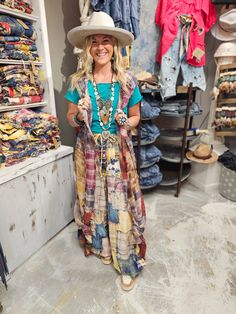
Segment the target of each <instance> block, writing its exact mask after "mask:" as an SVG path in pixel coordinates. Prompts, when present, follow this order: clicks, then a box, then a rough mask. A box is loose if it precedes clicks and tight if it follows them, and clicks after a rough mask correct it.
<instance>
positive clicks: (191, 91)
mask: <svg viewBox="0 0 236 314" xmlns="http://www.w3.org/2000/svg"><path fill="white" fill-rule="evenodd" d="M181 87H182V86H181ZM181 87H180V86H179V87H178V88H177V91H179V93H178V94H181V93H184V94H186V96H187V104H186V114H185V116H184V128H183V139H182V142H181V150H180V164H179V172H178V181H177V186H176V192H175V195H174V196H175V197H178V196H179V193H180V188H181V182H182V181H181V179H182V174H183V164H184V157H185V152H186V148H188V147H189V143H190V140H187V130H188V129H191V128H192V124H193V117H194V116H192V115H190V110H191V107H192V103H193V101H195V97H196V88H193V83H192V82H191V83H190V84H189V86H188V89H187V91H186V88H181ZM155 92H156V93H160V90H156V91H155ZM140 116H141V106H140ZM140 131H141V122H140V123H139V125H138V127H137V132H138V134H137V140H138V146H137V155H136V160H137V172H138V175H140V164H141V134H140V133H141V132H140Z"/></svg>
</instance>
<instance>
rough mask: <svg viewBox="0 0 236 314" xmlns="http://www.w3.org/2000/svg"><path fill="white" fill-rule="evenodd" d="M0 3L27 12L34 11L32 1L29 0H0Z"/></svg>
mask: <svg viewBox="0 0 236 314" xmlns="http://www.w3.org/2000/svg"><path fill="white" fill-rule="evenodd" d="M0 4H2V5H5V6H7V7H9V8H11V9H16V10H19V11H22V12H24V13H27V14H31V13H32V12H33V7H32V3H31V1H29V0H0Z"/></svg>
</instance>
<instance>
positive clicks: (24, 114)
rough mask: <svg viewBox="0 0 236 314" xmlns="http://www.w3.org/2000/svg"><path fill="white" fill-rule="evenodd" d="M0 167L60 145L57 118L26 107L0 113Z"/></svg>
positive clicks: (35, 155)
mask: <svg viewBox="0 0 236 314" xmlns="http://www.w3.org/2000/svg"><path fill="white" fill-rule="evenodd" d="M0 120H1V123H0V168H3V167H8V166H11V165H13V164H17V163H19V162H21V161H23V160H25V159H26V158H29V157H37V156H39V155H40V154H43V153H45V152H47V151H48V150H51V149H56V148H58V147H59V146H60V145H61V140H60V130H59V127H58V119H57V117H55V116H53V115H51V114H48V113H45V112H42V111H38V112H35V111H32V110H30V109H28V108H27V109H21V110H16V111H8V112H5V113H1V114H0Z"/></svg>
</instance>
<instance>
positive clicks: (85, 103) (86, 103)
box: [77, 94, 90, 121]
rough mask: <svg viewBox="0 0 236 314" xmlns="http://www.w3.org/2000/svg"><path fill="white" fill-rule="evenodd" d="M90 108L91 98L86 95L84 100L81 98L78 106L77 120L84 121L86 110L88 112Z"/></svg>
mask: <svg viewBox="0 0 236 314" xmlns="http://www.w3.org/2000/svg"><path fill="white" fill-rule="evenodd" d="M89 108H90V97H89V96H88V95H87V94H86V95H85V97H84V98H81V99H80V100H79V102H78V105H77V110H78V112H77V119H78V120H80V121H83V120H84V110H85V111H87V112H88V110H89Z"/></svg>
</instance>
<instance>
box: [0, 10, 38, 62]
mask: <svg viewBox="0 0 236 314" xmlns="http://www.w3.org/2000/svg"><path fill="white" fill-rule="evenodd" d="M17 13H18V12H17ZM0 37H1V39H0V48H1V49H0V59H3V60H5V59H6V60H18V61H19V60H20V61H21V62H22V60H24V62H25V61H40V58H39V55H38V51H37V46H36V39H37V33H36V29H35V27H34V24H33V22H32V21H30V20H26V19H21V18H19V14H16V16H12V15H9V14H0Z"/></svg>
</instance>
